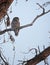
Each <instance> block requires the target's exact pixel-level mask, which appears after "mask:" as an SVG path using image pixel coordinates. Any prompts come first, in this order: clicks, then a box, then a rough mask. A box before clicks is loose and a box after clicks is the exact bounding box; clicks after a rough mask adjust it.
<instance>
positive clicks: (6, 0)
mask: <svg viewBox="0 0 50 65" xmlns="http://www.w3.org/2000/svg"><path fill="white" fill-rule="evenodd" d="M12 2H13V0H0V19H2V18H3V17H4V16H5V15H6V12H7V10H8V8H9V6H10V4H11V3H12Z"/></svg>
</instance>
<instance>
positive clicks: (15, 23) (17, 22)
mask: <svg viewBox="0 0 50 65" xmlns="http://www.w3.org/2000/svg"><path fill="white" fill-rule="evenodd" d="M11 27H12V29H13V30H14V32H15V35H16V36H17V35H18V33H19V29H16V28H17V27H20V22H19V18H18V17H14V18H13V20H12V23H11Z"/></svg>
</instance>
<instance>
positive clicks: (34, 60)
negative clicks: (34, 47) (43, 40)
mask: <svg viewBox="0 0 50 65" xmlns="http://www.w3.org/2000/svg"><path fill="white" fill-rule="evenodd" d="M49 55H50V46H49V47H48V48H46V49H45V50H44V51H42V52H41V53H40V54H38V55H37V56H35V57H34V58H32V59H30V60H28V61H27V63H26V64H25V65H36V64H37V63H39V62H41V61H43V60H44V59H45V58H46V57H48V56H49Z"/></svg>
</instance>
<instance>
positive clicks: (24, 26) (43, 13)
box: [0, 3, 50, 35]
mask: <svg viewBox="0 0 50 65" xmlns="http://www.w3.org/2000/svg"><path fill="white" fill-rule="evenodd" d="M37 5H38V6H40V8H41V9H42V10H43V12H42V13H41V14H39V15H37V16H36V17H35V18H34V20H33V21H32V22H31V23H30V24H26V25H23V26H20V27H18V28H16V29H19V30H20V29H23V28H26V27H29V26H32V25H33V24H34V22H35V21H36V20H37V19H38V18H40V17H41V16H43V15H45V14H47V13H49V12H50V10H48V11H46V12H45V9H44V8H43V7H42V6H41V5H40V4H39V3H37ZM8 31H14V30H13V29H11V28H9V29H5V30H3V31H0V35H2V34H4V33H5V32H8Z"/></svg>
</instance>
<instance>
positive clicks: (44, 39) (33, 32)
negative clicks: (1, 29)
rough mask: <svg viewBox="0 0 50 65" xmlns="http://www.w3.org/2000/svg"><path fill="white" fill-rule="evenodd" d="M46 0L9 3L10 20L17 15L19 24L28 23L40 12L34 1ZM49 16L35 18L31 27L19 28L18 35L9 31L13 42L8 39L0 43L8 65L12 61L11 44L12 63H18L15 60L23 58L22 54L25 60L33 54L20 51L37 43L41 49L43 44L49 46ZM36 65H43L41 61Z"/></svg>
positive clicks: (24, 50)
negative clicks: (10, 10)
mask: <svg viewBox="0 0 50 65" xmlns="http://www.w3.org/2000/svg"><path fill="white" fill-rule="evenodd" d="M47 1H49V0H36V1H35V0H28V2H26V1H25V0H23V1H21V0H18V3H17V4H15V1H14V2H13V3H12V5H11V6H12V13H11V14H9V16H10V19H11V21H12V19H13V18H14V17H15V16H17V17H19V18H20V23H21V25H24V24H29V23H30V22H32V21H33V19H34V18H35V16H36V15H38V14H39V13H40V12H42V10H41V9H39V10H38V8H39V7H38V5H36V3H40V4H43V3H44V2H47ZM11 6H10V8H11ZM49 7H50V5H48V6H47V7H46V10H47V9H49ZM49 18H50V13H48V14H46V15H44V16H42V17H40V18H39V19H37V21H36V22H35V23H34V24H33V26H32V27H28V28H25V29H22V30H20V32H19V35H18V37H16V36H15V35H14V33H13V32H11V33H12V35H13V36H14V38H15V42H14V44H11V41H9V42H7V43H5V44H2V45H1V47H2V48H3V52H4V55H5V56H6V58H7V60H8V58H9V63H10V65H12V61H13V53H14V51H13V45H14V46H15V52H16V53H15V60H14V65H16V64H17V63H18V61H17V60H21V59H22V60H23V57H24V56H25V58H26V60H28V59H30V58H32V57H34V56H35V54H32V53H31V52H30V53H29V54H23V53H22V52H27V51H28V50H29V49H31V48H37V47H38V45H39V47H40V50H41V51H42V50H43V45H45V47H48V46H50V43H48V42H50V39H49V36H50V34H49V33H48V31H50V22H49V21H50V19H49ZM7 36H8V35H7V34H6V39H8V37H7ZM0 37H1V36H0ZM2 37H3V36H2ZM49 64H50V62H49ZM37 65H44V63H43V61H42V62H40V63H39V64H37Z"/></svg>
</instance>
